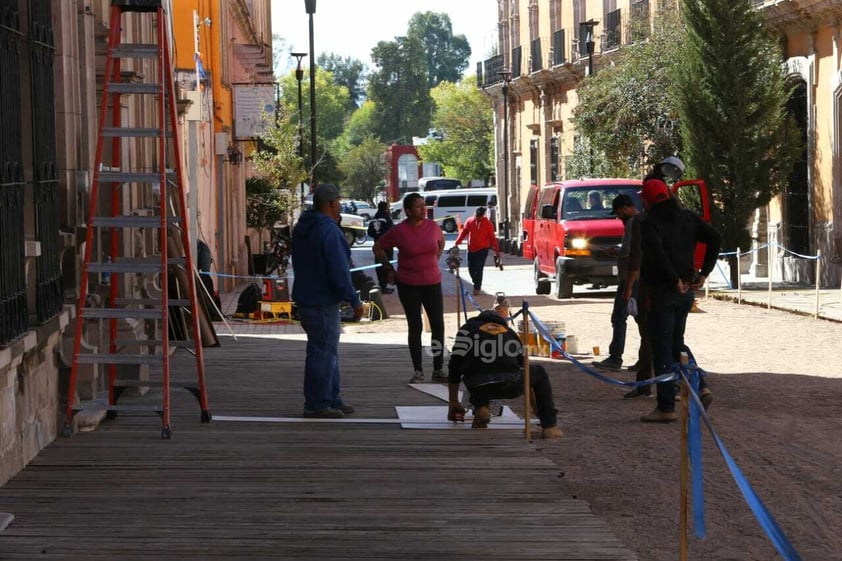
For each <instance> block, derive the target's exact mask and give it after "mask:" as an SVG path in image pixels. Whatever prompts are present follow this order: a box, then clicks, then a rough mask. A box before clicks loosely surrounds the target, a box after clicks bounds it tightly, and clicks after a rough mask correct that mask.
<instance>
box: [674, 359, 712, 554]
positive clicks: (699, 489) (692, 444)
mask: <svg viewBox="0 0 842 561" xmlns="http://www.w3.org/2000/svg"><path fill="white" fill-rule="evenodd" d="M678 367H679V369H680V370H681V372H682V374H685V375H687V374H689V376H687V378H688V379H689V380H690V387H691V388H692V389H691V391H692V392H693V393H694V394H695V395H699V381H700V380H701V375H700V374H699V369H698V368H696V367H693V366H689V365H688V366H684V365H683V364H679V366H678ZM689 413H690V419H689V421H688V423H687V452H688V454H689V456H690V466H691V469H692V474H693V475H692V480H693V482H692V485H693V535H695V536H696V537H697V538H699V539H704V538H705V537H706V536H707V526H706V524H705V479H704V470H703V468H702V431H701V425H700V424H699V410H698V405H696V402H695V401H694V400H692V399H691V400H690V408H689Z"/></svg>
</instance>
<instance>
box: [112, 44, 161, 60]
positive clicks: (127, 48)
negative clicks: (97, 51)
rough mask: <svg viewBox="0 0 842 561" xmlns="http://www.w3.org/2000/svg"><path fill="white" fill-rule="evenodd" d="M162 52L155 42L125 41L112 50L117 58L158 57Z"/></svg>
mask: <svg viewBox="0 0 842 561" xmlns="http://www.w3.org/2000/svg"><path fill="white" fill-rule="evenodd" d="M160 53H161V50H160V49H159V48H158V45H156V44H154V43H151V44H150V43H123V44H122V45H120V46H118V47H115V48H114V49H112V50H111V55H112V56H114V57H115V58H157V57H158V56H159V54H160Z"/></svg>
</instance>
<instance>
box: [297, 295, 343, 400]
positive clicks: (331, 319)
mask: <svg viewBox="0 0 842 561" xmlns="http://www.w3.org/2000/svg"><path fill="white" fill-rule="evenodd" d="M298 317H299V318H300V319H301V326H302V327H303V328H304V332H305V333H306V334H307V358H306V360H305V362H304V408H305V409H307V410H309V411H321V410H323V409H329V408H332V409H336V408H338V407H341V406H342V405H343V404H342V398H340V397H339V333H340V331H341V327H340V324H339V304H332V305H328V306H298Z"/></svg>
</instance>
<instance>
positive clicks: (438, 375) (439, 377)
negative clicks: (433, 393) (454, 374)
mask: <svg viewBox="0 0 842 561" xmlns="http://www.w3.org/2000/svg"><path fill="white" fill-rule="evenodd" d="M433 382H447V374H445V373H444V370H442V369H441V368H439V369H438V370H433Z"/></svg>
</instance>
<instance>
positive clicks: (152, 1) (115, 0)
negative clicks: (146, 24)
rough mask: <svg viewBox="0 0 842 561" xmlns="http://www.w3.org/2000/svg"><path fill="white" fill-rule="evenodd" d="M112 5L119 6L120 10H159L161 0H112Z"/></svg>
mask: <svg viewBox="0 0 842 561" xmlns="http://www.w3.org/2000/svg"><path fill="white" fill-rule="evenodd" d="M111 6H112V7H113V6H119V7H120V12H157V11H158V8H160V7H162V5H161V0H111Z"/></svg>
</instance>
